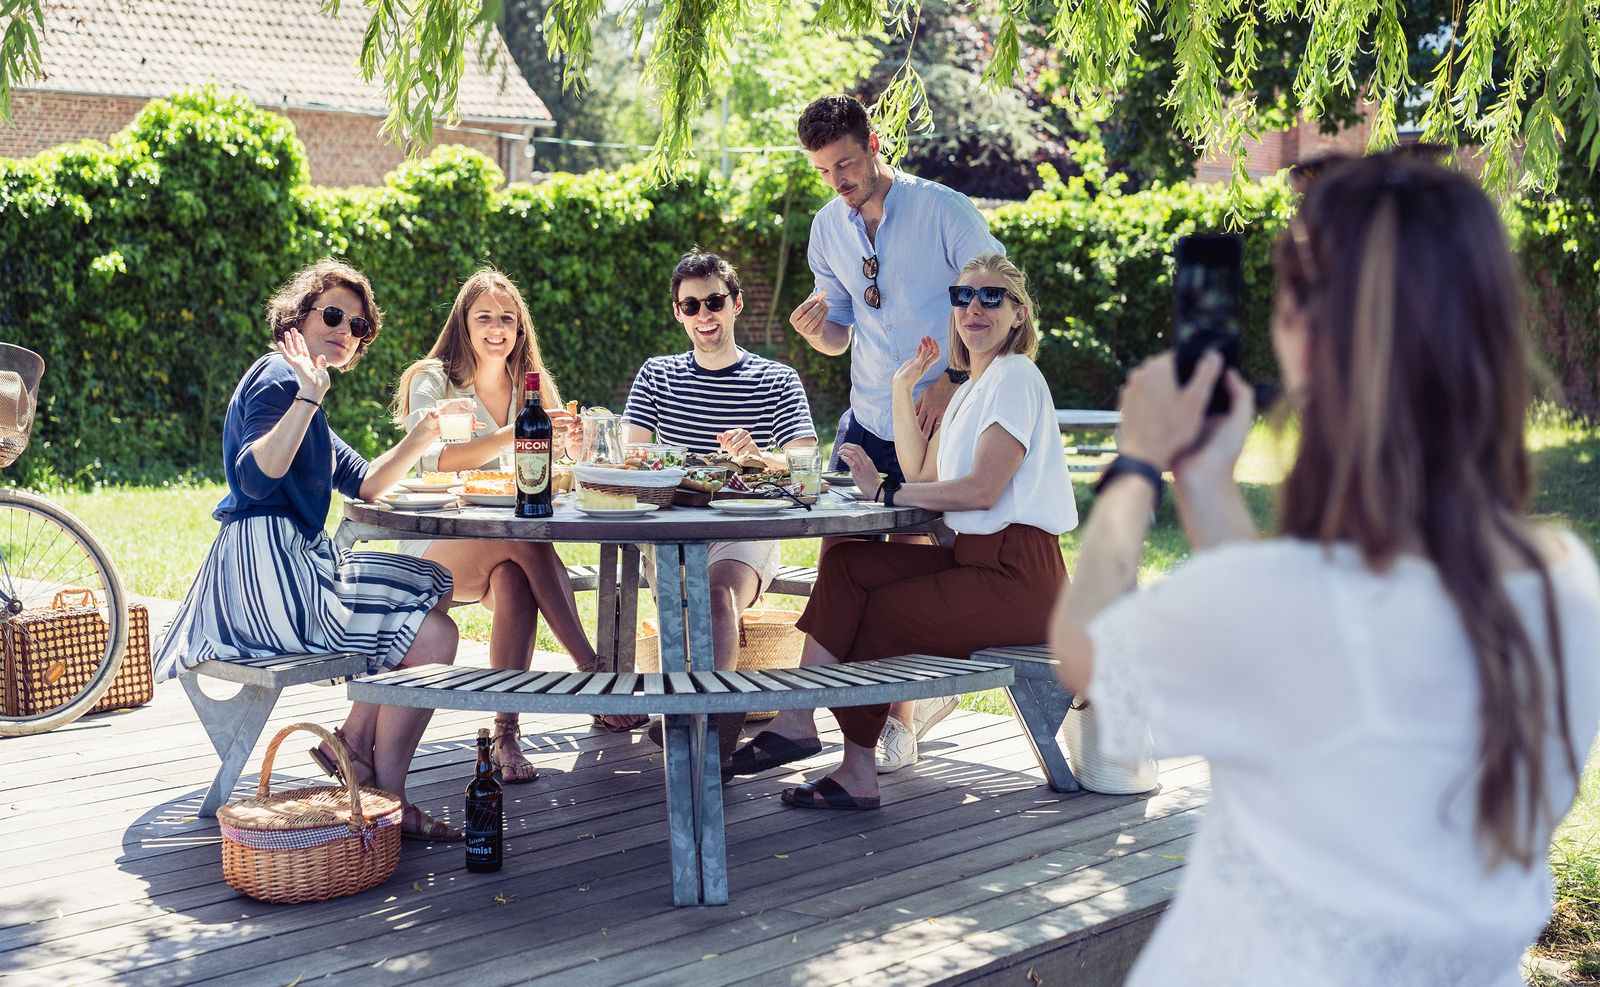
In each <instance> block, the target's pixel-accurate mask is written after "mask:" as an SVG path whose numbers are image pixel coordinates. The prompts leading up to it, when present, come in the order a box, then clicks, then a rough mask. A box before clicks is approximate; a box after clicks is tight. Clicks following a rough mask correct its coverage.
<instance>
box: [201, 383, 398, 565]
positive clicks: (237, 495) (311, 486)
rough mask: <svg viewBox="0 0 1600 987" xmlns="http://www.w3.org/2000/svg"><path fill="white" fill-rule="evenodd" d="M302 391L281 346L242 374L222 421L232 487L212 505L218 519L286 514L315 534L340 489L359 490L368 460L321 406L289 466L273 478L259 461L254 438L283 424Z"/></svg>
mask: <svg viewBox="0 0 1600 987" xmlns="http://www.w3.org/2000/svg"><path fill="white" fill-rule="evenodd" d="M299 392H300V379H299V378H298V377H297V376H296V375H295V372H294V368H293V367H291V366H289V361H287V360H285V359H284V358H283V357H282V356H281V355H279V354H278V353H268V354H267V355H266V356H264V357H262V358H261V359H259V360H257V361H256V362H255V363H254V364H253V365H252V366H251V367H250V370H249V372H247V373H246V374H245V375H244V379H243V380H241V381H239V386H238V387H237V388H235V389H234V392H233V398H232V399H231V400H230V401H229V402H228V417H227V419H226V420H225V422H224V423H223V426H222V467H223V470H224V472H225V473H226V474H227V478H228V495H227V496H226V497H223V498H222V502H221V503H219V504H218V505H217V509H216V510H214V511H212V512H211V516H212V517H214V518H216V519H217V520H218V521H221V522H222V523H223V524H228V523H230V522H233V521H238V520H240V519H241V518H247V517H254V516H255V515H258V514H265V515H269V516H275V517H286V518H288V519H289V520H290V521H293V522H294V525H295V527H297V528H299V529H300V531H301V533H302V534H304V535H305V536H306V537H308V538H309V537H311V536H312V534H314V533H315V532H318V531H321V530H322V527H323V525H324V524H325V523H326V521H327V519H328V505H329V503H330V502H331V500H332V498H333V491H335V490H338V491H339V492H340V493H342V494H344V495H345V496H347V497H357V496H360V493H361V483H362V481H363V480H365V479H366V478H367V469H368V463H367V461H366V460H365V459H363V458H362V457H361V454H360V453H358V452H356V451H355V450H354V449H352V448H350V446H349V445H348V444H346V443H345V441H344V440H343V439H341V438H339V436H338V435H336V434H334V431H333V429H332V428H330V427H329V426H328V418H327V416H326V415H325V414H323V412H322V409H321V408H318V409H317V411H316V413H315V414H314V415H312V417H311V424H310V425H308V426H307V427H306V434H305V437H304V438H303V439H301V440H300V449H299V451H297V452H296V453H295V454H294V462H293V463H291V464H290V466H289V472H287V473H285V474H283V475H282V476H280V477H278V478H276V479H274V478H272V477H270V476H268V475H267V474H265V473H263V472H262V471H261V467H260V466H257V465H256V457H255V454H254V453H252V452H251V451H250V445H251V443H253V442H255V440H257V439H259V438H261V436H263V435H265V434H267V433H268V432H270V431H271V430H272V427H273V426H274V425H276V424H278V419H280V418H282V417H283V415H284V412H286V411H288V410H289V406H290V405H292V404H293V403H294V396H295V395H296V394H298V393H299Z"/></svg>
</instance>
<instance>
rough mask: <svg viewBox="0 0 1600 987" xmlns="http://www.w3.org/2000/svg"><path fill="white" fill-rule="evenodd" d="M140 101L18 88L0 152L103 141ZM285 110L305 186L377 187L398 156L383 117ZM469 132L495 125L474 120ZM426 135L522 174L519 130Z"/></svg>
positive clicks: (516, 176) (517, 176)
mask: <svg viewBox="0 0 1600 987" xmlns="http://www.w3.org/2000/svg"><path fill="white" fill-rule="evenodd" d="M145 102H146V101H145V100H143V99H135V98H127V97H119V96H69V95H63V94H60V93H39V92H18V93H16V94H15V97H14V99H13V102H12V110H13V114H14V116H13V120H12V122H11V123H10V124H4V125H0V157H7V158H26V157H32V156H33V155H35V154H38V153H39V152H40V151H44V150H47V149H49V148H52V147H55V146H57V145H58V144H66V143H69V142H72V141H78V140H84V139H90V138H92V139H94V140H102V141H103V140H109V139H110V137H111V135H112V134H115V133H116V132H117V131H119V130H121V129H122V128H123V127H126V126H127V125H128V123H129V122H130V121H132V120H133V118H134V117H135V116H136V115H138V113H139V111H140V110H141V109H143V108H144V104H145ZM286 115H287V116H288V117H289V119H290V120H292V121H293V122H294V126H295V131H296V132H297V133H298V134H299V136H300V140H301V142H302V143H304V144H305V147H306V159H307V162H308V163H309V165H310V168H311V181H312V184H315V185H331V186H344V185H381V184H383V176H384V175H386V174H388V173H389V172H390V171H392V170H394V168H395V166H396V165H398V164H399V163H400V162H401V161H403V160H405V153H404V152H403V151H402V150H401V149H400V148H398V147H396V146H395V145H394V144H392V143H390V142H389V141H387V140H386V139H384V138H382V137H380V136H379V135H378V128H379V126H381V124H382V122H383V121H382V120H380V119H379V118H377V117H371V116H363V115H361V114H355V113H330V112H325V111H319V110H289V111H287V114H286ZM468 126H470V124H468ZM476 129H483V130H488V129H502V128H495V127H490V126H486V125H480V126H479V127H478V128H476ZM503 129H505V130H508V131H509V130H513V129H514V128H511V127H509V126H507V127H504V128H503ZM434 133H435V140H434V144H435V145H438V144H463V145H465V146H467V147H470V148H473V149H474V150H476V151H480V152H482V153H483V154H485V155H487V156H488V157H489V159H490V160H492V161H494V163H495V164H497V165H499V166H500V169H501V170H502V171H504V172H505V173H506V177H507V180H508V181H518V180H523V179H526V178H527V177H528V168H529V164H528V159H527V158H526V157H524V156H523V153H522V148H523V145H524V141H525V135H523V134H521V133H518V134H517V135H516V136H515V137H514V139H512V140H501V139H500V138H497V137H491V136H488V135H486V134H469V133H461V132H460V131H455V130H451V129H449V128H445V127H440V128H437V129H436V130H435V132H434ZM430 149H431V148H430Z"/></svg>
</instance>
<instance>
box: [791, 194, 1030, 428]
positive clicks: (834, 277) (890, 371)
mask: <svg viewBox="0 0 1600 987" xmlns="http://www.w3.org/2000/svg"><path fill="white" fill-rule="evenodd" d="M808 253H809V259H810V262H811V273H812V274H814V275H815V276H816V279H817V290H819V291H825V292H827V296H828V321H830V322H836V323H838V324H840V325H843V326H849V327H850V330H851V332H850V411H851V413H852V414H853V415H854V416H855V419H856V421H857V422H859V423H860V424H861V426H862V427H863V428H865V429H866V430H867V431H869V432H871V433H873V434H874V435H876V436H878V437H879V438H882V439H893V438H894V410H893V406H892V403H891V399H892V395H893V391H892V384H893V382H894V372H895V370H896V369H898V368H899V366H900V364H902V363H904V362H905V361H907V360H909V359H911V358H912V357H913V356H915V355H916V352H917V343H918V342H919V341H921V339H922V337H923V336H932V337H933V338H934V339H936V340H938V341H939V351H940V352H939V362H938V363H937V364H936V365H935V366H934V367H932V368H931V369H929V371H928V373H927V374H926V375H924V376H923V378H922V380H921V381H919V382H918V383H917V387H916V392H917V393H918V394H921V393H922V389H923V388H925V387H927V386H928V385H929V384H930V383H932V382H933V379H934V378H935V377H937V376H939V375H940V374H941V373H943V372H944V368H945V367H946V366H947V365H948V361H947V358H946V354H945V353H944V350H945V347H946V345H947V340H948V338H949V335H950V294H949V292H948V291H947V290H946V289H947V288H948V287H949V286H950V285H952V284H955V282H956V276H957V275H958V274H959V273H960V271H961V268H962V267H964V266H966V263H967V261H969V260H971V259H972V258H974V257H976V256H978V255H979V254H986V253H1005V248H1004V247H1002V246H1000V241H998V240H996V239H995V238H994V237H993V236H991V235H990V234H989V224H988V221H987V220H985V219H984V218H983V213H981V212H979V211H978V207H977V206H975V205H973V204H972V200H971V199H968V198H967V197H966V196H964V195H962V194H961V193H960V192H957V191H955V190H954V189H951V188H946V187H945V186H943V185H940V184H939V183H937V182H930V181H926V180H924V179H921V178H917V177H915V176H913V175H908V174H906V173H905V172H903V171H896V172H894V173H893V181H892V182H891V184H890V185H889V191H888V192H887V193H886V194H885V196H884V200H883V222H882V223H880V224H879V225H878V237H877V246H876V248H874V246H873V243H872V242H871V241H869V240H868V239H867V226H866V222H865V221H864V220H862V218H861V213H860V212H858V211H857V210H854V209H851V208H850V207H849V206H848V205H846V204H845V201H844V200H843V199H840V198H838V197H837V196H836V197H834V199H833V200H832V201H831V202H829V203H828V204H827V205H825V206H823V207H822V208H821V209H820V210H819V211H818V212H817V216H816V219H814V220H812V223H811V242H810V247H809V251H808ZM873 254H877V256H878V290H879V292H881V293H882V296H883V307H882V308H873V307H872V306H870V305H868V304H867V303H866V291H867V287H868V286H869V285H870V284H872V279H871V278H868V277H867V276H866V275H865V274H864V273H862V265H863V262H864V261H865V260H866V259H867V258H868V257H871V256H872V255H873Z"/></svg>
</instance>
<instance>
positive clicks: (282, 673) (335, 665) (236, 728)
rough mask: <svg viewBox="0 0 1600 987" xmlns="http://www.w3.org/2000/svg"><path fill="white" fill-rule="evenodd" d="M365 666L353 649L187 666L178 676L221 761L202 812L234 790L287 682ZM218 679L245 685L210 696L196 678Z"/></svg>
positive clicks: (325, 678)
mask: <svg viewBox="0 0 1600 987" xmlns="http://www.w3.org/2000/svg"><path fill="white" fill-rule="evenodd" d="M366 670H367V659H366V657H365V656H363V655H359V654H354V653H351V652H333V653H329V654H292V655H273V656H271V657H267V658H214V659H212V660H210V661H205V662H201V663H200V664H198V665H196V666H194V667H193V668H189V669H185V670H184V671H183V673H182V675H180V676H179V678H180V680H181V681H182V682H183V690H184V691H185V692H187V693H188V694H189V702H190V703H191V704H193V706H194V711H195V714H196V715H197V716H199V718H200V723H201V725H202V726H204V727H205V728H206V735H207V736H208V737H210V738H211V746H212V747H213V748H215V749H216V752H217V756H218V757H219V758H221V759H222V764H221V766H220V767H218V768H217V776H216V778H215V779H213V780H212V782H211V787H210V788H209V789H208V790H207V791H206V797H205V799H204V801H202V802H201V803H200V815H202V816H215V815H216V814H217V807H218V806H220V805H221V804H222V803H223V802H225V801H227V799H228V796H230V795H231V794H233V786H234V785H235V784H237V783H238V781H239V774H240V773H241V772H242V771H244V765H245V762H246V761H248V760H249V759H250V752H251V751H253V750H255V746H256V741H257V740H259V739H260V738H261V731H262V729H263V728H264V727H265V726H266V725H267V718H268V717H270V716H271V715H272V708H273V707H274V706H276V705H277V703H278V696H279V695H280V694H281V693H282V692H283V690H284V689H286V688H288V687H289V686H291V685H305V684H306V683H308V682H319V683H328V684H337V683H338V682H342V681H344V680H346V679H348V678H350V677H351V676H353V675H360V674H361V673H362V672H365V671H366ZM201 677H207V678H214V679H221V680H222V681H224V682H237V683H239V684H240V685H242V686H243V688H242V689H240V690H239V692H238V694H237V695H234V696H231V697H229V698H227V699H213V698H211V697H210V696H208V695H206V694H205V692H204V691H202V690H201V688H200V682H199V680H200V678H201Z"/></svg>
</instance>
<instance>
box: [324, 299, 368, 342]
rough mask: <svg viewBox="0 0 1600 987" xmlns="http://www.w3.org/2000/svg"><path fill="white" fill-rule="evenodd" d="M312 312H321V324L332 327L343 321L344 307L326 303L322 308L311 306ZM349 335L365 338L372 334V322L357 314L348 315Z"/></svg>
mask: <svg viewBox="0 0 1600 987" xmlns="http://www.w3.org/2000/svg"><path fill="white" fill-rule="evenodd" d="M311 311H313V312H321V313H322V324H323V325H325V326H327V327H328V328H330V329H332V328H335V327H337V326H338V325H339V323H341V322H343V321H344V309H342V308H340V307H339V306H337V305H326V306H323V307H322V308H316V307H313V308H312V309H311ZM350 335H352V336H354V337H355V338H357V339H366V338H367V337H368V336H370V335H372V323H370V322H368V321H367V320H366V319H363V318H362V317H361V316H359V315H352V316H350Z"/></svg>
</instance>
